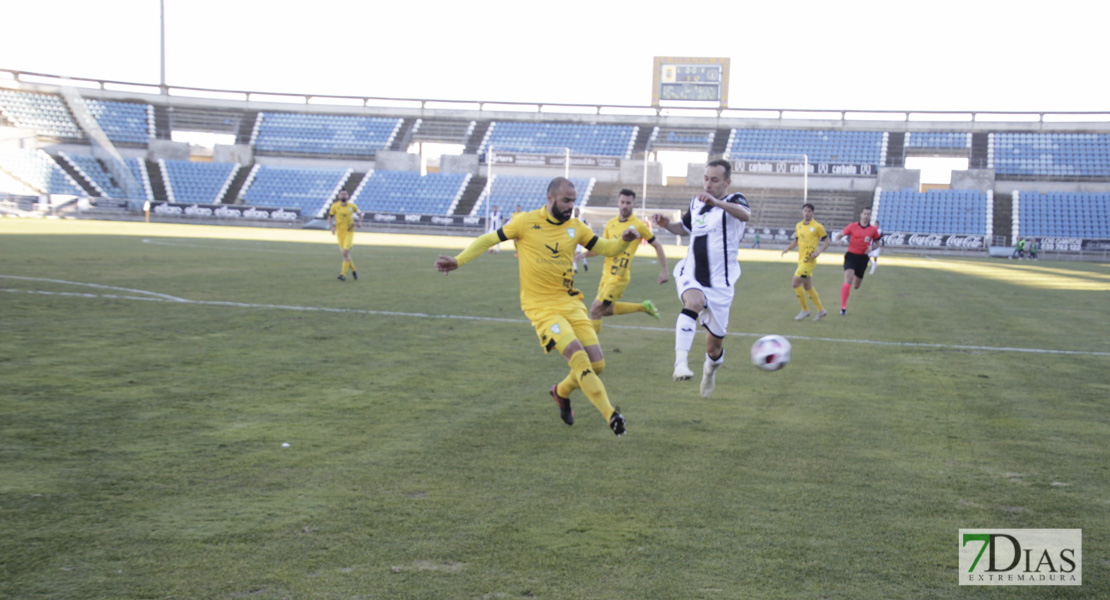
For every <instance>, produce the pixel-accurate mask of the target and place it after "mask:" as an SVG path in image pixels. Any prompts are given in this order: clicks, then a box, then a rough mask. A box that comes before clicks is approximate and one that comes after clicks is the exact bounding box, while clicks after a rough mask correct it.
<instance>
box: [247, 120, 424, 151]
mask: <svg viewBox="0 0 1110 600" xmlns="http://www.w3.org/2000/svg"><path fill="white" fill-rule="evenodd" d="M258 119H259V121H258V124H257V125H256V129H255V134H254V136H253V139H252V140H251V143H252V144H253V145H254V147H255V150H256V151H258V152H259V153H261V154H265V153H295V154H320V155H338V156H358V157H371V156H374V155H375V154H376V153H377V152H378V151H379V150H383V149H385V148H388V147H389V145H390V144H392V143H393V139H394V138H395V137H396V135H397V131H398V130H399V129H400V127H401V122H402V120H401V119H398V118H385V117H362V116H352V115H314V114H299V113H259V115H258Z"/></svg>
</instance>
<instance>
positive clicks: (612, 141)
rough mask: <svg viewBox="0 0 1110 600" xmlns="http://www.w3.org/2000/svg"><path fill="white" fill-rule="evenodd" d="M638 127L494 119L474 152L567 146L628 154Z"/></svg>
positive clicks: (545, 151) (578, 151)
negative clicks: (491, 149) (490, 149)
mask: <svg viewBox="0 0 1110 600" xmlns="http://www.w3.org/2000/svg"><path fill="white" fill-rule="evenodd" d="M639 130H640V128H639V127H638V126H636V125H585V124H581V123H522V122H515V121H495V122H493V123H491V124H490V127H489V129H488V130H487V131H486V137H485V139H484V140H483V141H482V144H481V145H480V147H479V150H478V152H479V154H481V153H484V152H486V151H487V150H488V149H489V148H490V146H492V147H493V149H494V151H495V152H497V151H502V152H535V153H543V154H551V153H553V152H558V151H561V150H562V149H563V148H569V149H570V152H571V154H584V155H591V156H617V157H622V158H628V157H629V156H630V154H631V152H632V144H633V143H634V142H635V140H636V135H637V134H638V133H639Z"/></svg>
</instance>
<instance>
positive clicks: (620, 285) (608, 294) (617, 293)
mask: <svg viewBox="0 0 1110 600" xmlns="http://www.w3.org/2000/svg"><path fill="white" fill-rule="evenodd" d="M629 281H631V280H629V279H621V278H617V277H602V278H601V284H600V285H598V286H597V299H598V300H601V301H602V302H606V301H608V302H610V303H612V302H616V301H617V300H620V299H621V298H623V297H624V290H626V289H628V283H629Z"/></svg>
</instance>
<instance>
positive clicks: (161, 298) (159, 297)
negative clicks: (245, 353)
mask: <svg viewBox="0 0 1110 600" xmlns="http://www.w3.org/2000/svg"><path fill="white" fill-rule="evenodd" d="M0 278H6V279H21V280H25V281H49V282H53V283H68V284H73V285H83V286H88V287H94V288H105V289H114V290H120V291H125V292H134V293H138V294H148V295H147V296H124V295H120V294H92V293H79V292H48V291H45V290H14V289H8V288H0V291H2V292H12V293H22V294H34V295H42V296H67V297H75V298H106V299H111V300H138V301H145V302H175V303H180V304H198V305H202V306H228V307H232V308H254V309H271V310H292V311H299V312H323V313H336V314H356V315H375V316H386V317H416V318H424V319H452V320H457V321H483V322H488V323H527V322H528V321H527V320H525V319H509V318H504V317H475V316H468V315H433V314H428V313H409V312H400V311H391V310H366V309H361V308H327V307H322V306H293V305H285V304H255V303H250V302H231V301H227V300H188V299H185V298H178V297H176V296H170V295H167V294H159V293H156V292H148V291H144V290H132V289H129V288H120V287H114V286H109V285H99V284H95V283H78V282H74V281H60V280H56V279H41V278H36V277H17V276H11V275H0ZM605 327H607V328H609V327H612V328H613V329H631V330H636V331H652V332H672V331H674V329H673V328H670V327H641V326H635V325H606V326H605ZM728 335H730V336H735V337H760V336H763V335H765V334H763V333H737V332H733V333H729V334H728ZM789 337H790V339H793V340H808V341H817V342H834V343H844V344H865V345H870V346H895V347H901V348H935V349H940V350H978V351H984V352H1024V353H1029V354H1066V355H1078V356H1110V352H1097V351H1092V350H1051V349H1048V348H1013V347H1005V346H973V345H965V344H926V343H921V342H885V341H881V340H856V339H842V338H827V337H813V336H804V335H792V336H789Z"/></svg>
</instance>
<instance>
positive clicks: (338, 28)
mask: <svg viewBox="0 0 1110 600" xmlns="http://www.w3.org/2000/svg"><path fill="white" fill-rule="evenodd" d="M164 1H165V10H166V35H165V41H166V82H167V83H168V84H169V85H171V86H187V87H203V88H214V89H229V90H253V91H260V92H292V93H314V94H323V95H356V96H375V97H388V98H421V99H447V100H483V101H504V102H544V103H574V104H617V105H636V106H647V105H649V104H650V103H651V82H652V59H653V57H655V56H684V57H728V58H729V59H730V61H731V86H730V89H729V106H730V107H734V108H753V109H799V110H862V111H867V110H900V111H931V110H937V111H979V112H990V111H1030V112H1040V111H1049V112H1064V111H1110V106H1108V103H1107V96H1108V94H1107V91H1108V90H1110V83H1108V82H1107V78H1106V76H1105V72H1106V67H1105V61H1106V58H1107V55H1108V54H1110V53H1108V52H1107V50H1106V49H1105V47H1104V46H1103V45H1102V44H1103V40H1104V39H1105V24H1106V23H1107V17H1108V16H1110V5H1102V4H1101V3H1097V2H1091V1H1090V0H1083V1H1074V0H1056V1H1055V2H1052V3H1050V4H1048V5H1039V4H1038V5H1034V4H1032V3H1000V2H997V1H982V0H963V1H955V0H931V1H921V2H918V1H916V0H903V1H901V2H896V1H891V0H885V1H881V2H879V1H872V0H841V1H840V2H828V1H824V2H816V1H811V0H794V1H791V0H783V1H778V2H771V1H768V0H761V1H759V2H750V1H747V2H746V1H743V0H741V1H738V2H717V3H697V4H696V5H689V4H686V3H680V2H644V3H629V2H609V1H608V0H590V1H584V0H562V1H560V2H557V3H539V2H520V1H511V2H510V1H502V0H489V1H484V0H472V1H470V2H458V1H454V2H443V1H441V0H426V1H424V2H417V3H407V2H380V1H378V2H375V1H373V0H372V1H370V2H351V1H350V0H313V1H312V2H303V1H299V0H290V1H287V2H262V1H246V0H164ZM7 4H8V6H7V7H6V8H5V11H4V13H5V18H4V20H3V22H2V23H0V68H5V69H17V70H23V71H34V72H41V73H49V74H55V75H68V76H73V77H86V78H102V79H112V80H120V81H129V82H136V83H146V84H158V83H159V82H160V79H161V67H160V64H161V61H160V56H161V52H160V33H159V23H160V10H159V2H158V0H100V1H90V0H51V1H49V2H45V1H39V2H31V1H18V0H17V1H13V2H9V3H7ZM1022 4H1024V5H1025V7H1024V8H1023V7H1022V6H1021V5H1022ZM35 23H38V24H41V25H39V26H31V24H35Z"/></svg>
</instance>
